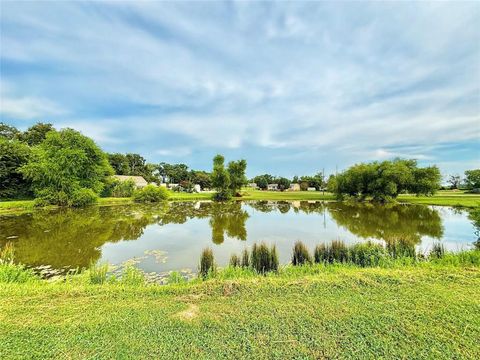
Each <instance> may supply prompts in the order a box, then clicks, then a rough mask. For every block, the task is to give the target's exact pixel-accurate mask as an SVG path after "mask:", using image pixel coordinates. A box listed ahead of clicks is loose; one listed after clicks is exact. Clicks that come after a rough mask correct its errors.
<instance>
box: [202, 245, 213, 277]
mask: <svg viewBox="0 0 480 360" xmlns="http://www.w3.org/2000/svg"><path fill="white" fill-rule="evenodd" d="M214 271H215V259H214V257H213V251H212V249H210V248H208V249H204V250H203V251H202V256H201V257H200V273H199V275H200V276H201V277H202V278H203V279H206V278H207V277H208V275H209V274H210V273H212V272H214Z"/></svg>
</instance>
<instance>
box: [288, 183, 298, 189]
mask: <svg viewBox="0 0 480 360" xmlns="http://www.w3.org/2000/svg"><path fill="white" fill-rule="evenodd" d="M290 191H300V184H297V183H292V184H290Z"/></svg>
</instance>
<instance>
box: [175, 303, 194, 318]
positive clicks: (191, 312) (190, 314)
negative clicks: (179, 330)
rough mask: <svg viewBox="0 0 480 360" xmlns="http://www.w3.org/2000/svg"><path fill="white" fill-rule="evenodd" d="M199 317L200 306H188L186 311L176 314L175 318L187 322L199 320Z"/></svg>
mask: <svg viewBox="0 0 480 360" xmlns="http://www.w3.org/2000/svg"><path fill="white" fill-rule="evenodd" d="M198 315H199V309H198V305H195V304H188V308H187V309H186V310H183V311H180V312H178V313H176V314H175V317H177V318H179V319H181V320H185V321H192V320H193V319H195V318H197V317H198Z"/></svg>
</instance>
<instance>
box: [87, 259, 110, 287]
mask: <svg viewBox="0 0 480 360" xmlns="http://www.w3.org/2000/svg"><path fill="white" fill-rule="evenodd" d="M107 273H108V264H102V265H97V264H91V265H90V267H89V269H88V278H89V280H90V284H95V285H101V284H104V283H106V282H107Z"/></svg>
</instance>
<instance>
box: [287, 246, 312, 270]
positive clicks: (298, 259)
mask: <svg viewBox="0 0 480 360" xmlns="http://www.w3.org/2000/svg"><path fill="white" fill-rule="evenodd" d="M311 263H312V257H311V255H310V253H309V252H308V249H307V247H306V246H305V244H304V243H303V242H301V241H297V242H295V245H294V246H293V255H292V264H293V265H294V266H297V265H304V264H311Z"/></svg>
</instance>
